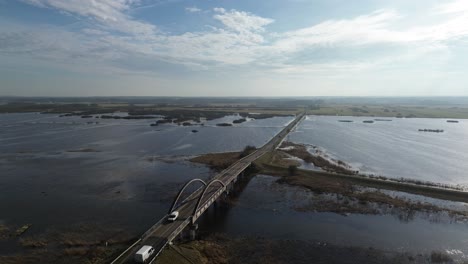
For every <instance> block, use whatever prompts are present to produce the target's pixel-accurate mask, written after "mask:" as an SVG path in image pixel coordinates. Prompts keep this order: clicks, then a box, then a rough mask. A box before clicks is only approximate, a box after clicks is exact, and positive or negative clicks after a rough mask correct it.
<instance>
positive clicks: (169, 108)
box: [0, 99, 468, 119]
mask: <svg viewBox="0 0 468 264" xmlns="http://www.w3.org/2000/svg"><path fill="white" fill-rule="evenodd" d="M368 100H370V99H368ZM304 109H308V114H311V115H338V116H376V117H407V118H410V117H421V118H453V119H468V105H465V104H454V103H452V104H449V103H445V104H444V103H443V102H440V103H437V104H435V103H434V104H428V103H425V104H424V103H420V104H418V102H417V101H415V102H414V104H409V103H407V102H406V103H405V104H403V103H402V104H399V103H394V102H392V103H384V102H382V103H380V104H379V103H378V101H376V102H374V103H372V102H371V101H368V102H366V103H357V102H355V103H351V102H349V101H348V102H332V101H324V100H302V101H287V100H284V101H281V100H279V99H278V100H276V101H271V102H265V101H261V100H260V101H258V102H255V101H254V100H253V99H250V100H244V101H243V100H241V99H239V100H235V101H233V102H218V101H216V100H215V99H213V100H211V101H210V100H201V99H200V101H197V100H196V99H191V100H190V101H187V100H186V101H183V100H182V101H178V100H172V101H171V100H169V99H168V100H166V101H161V102H159V103H149V102H140V101H132V100H129V101H125V100H123V99H119V100H118V101H117V100H114V101H112V100H105V101H101V102H93V103H91V102H90V101H89V100H88V101H81V100H79V99H76V101H73V100H72V99H69V100H67V101H64V102H53V103H51V102H44V101H37V100H30V101H14V102H11V103H7V104H2V105H0V113H18V112H42V113H75V114H79V113H82V114H84V115H85V114H105V113H113V112H129V113H146V114H163V115H166V114H168V115H170V114H171V113H170V112H172V114H174V113H184V114H185V115H187V113H192V114H195V113H201V112H204V113H205V114H206V115H212V114H214V113H218V115H219V114H223V113H226V114H232V113H240V114H242V113H258V114H264V115H293V114H297V113H299V112H302V111H304Z"/></svg>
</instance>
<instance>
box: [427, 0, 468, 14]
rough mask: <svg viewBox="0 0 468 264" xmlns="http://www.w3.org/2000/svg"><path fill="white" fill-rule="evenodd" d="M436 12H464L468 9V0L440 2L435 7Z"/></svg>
mask: <svg viewBox="0 0 468 264" xmlns="http://www.w3.org/2000/svg"><path fill="white" fill-rule="evenodd" d="M434 10H435V11H436V12H439V13H442V14H450V13H463V12H467V11H468V1H466V0H457V1H453V2H450V3H444V4H439V5H438V6H436V7H435V8H434Z"/></svg>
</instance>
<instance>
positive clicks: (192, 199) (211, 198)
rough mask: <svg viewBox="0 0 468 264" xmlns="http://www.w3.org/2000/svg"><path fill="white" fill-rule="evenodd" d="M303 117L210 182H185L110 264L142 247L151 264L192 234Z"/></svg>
mask: <svg viewBox="0 0 468 264" xmlns="http://www.w3.org/2000/svg"><path fill="white" fill-rule="evenodd" d="M304 116H305V113H302V114H300V115H297V116H296V118H295V119H294V120H293V121H292V122H291V123H289V124H288V125H287V126H286V127H285V128H283V129H282V130H281V131H280V132H279V133H278V134H277V135H276V136H274V137H273V138H272V139H271V140H270V141H269V142H268V143H267V144H265V145H264V146H263V147H261V148H259V149H257V150H256V151H254V152H253V153H251V154H249V155H247V156H245V157H243V158H242V159H240V160H238V161H237V162H236V163H234V164H232V165H231V166H229V167H228V168H227V169H225V170H223V171H222V172H220V173H219V174H217V175H216V176H215V177H214V178H213V179H212V180H211V181H208V182H206V181H203V180H201V179H193V180H190V181H188V182H187V183H186V184H185V185H184V186H183V187H182V188H181V190H180V191H179V193H178V194H177V196H176V197H175V199H174V202H173V203H172V205H171V208H170V209H169V211H168V214H167V215H165V216H164V217H163V218H162V219H161V220H160V221H159V222H157V223H156V224H154V225H153V226H152V227H151V228H150V229H149V230H148V231H146V232H145V233H144V234H143V235H142V236H141V237H140V238H139V239H138V240H137V241H136V242H135V243H134V244H132V245H131V246H130V247H129V248H127V249H126V250H125V251H124V252H123V253H122V254H120V255H119V256H118V257H117V258H116V259H115V260H114V261H112V262H111V264H118V263H119V264H120V263H133V256H134V255H135V253H136V252H137V251H138V249H140V248H141V247H142V246H143V245H151V246H153V247H154V248H155V250H156V253H157V254H155V255H154V257H153V259H152V260H151V261H150V262H149V263H153V262H154V261H155V260H156V258H157V256H158V255H159V254H160V253H161V251H162V250H163V249H164V247H165V246H166V245H168V244H169V243H171V242H172V241H173V240H174V239H175V238H176V237H177V236H178V235H179V234H181V233H182V231H184V229H187V228H188V229H190V232H191V233H192V234H194V233H195V230H196V228H197V225H196V221H197V220H198V219H199V218H200V217H201V216H202V215H203V213H204V212H205V211H206V210H207V209H208V208H209V207H210V206H211V205H212V204H213V203H214V202H215V201H216V200H217V199H218V198H220V197H221V196H222V195H223V194H226V193H228V192H229V190H230V189H231V188H232V187H233V186H234V184H235V183H236V181H237V179H238V177H239V176H240V175H242V174H243V173H244V171H245V170H246V169H247V168H248V167H249V166H250V165H251V164H252V162H254V161H255V160H257V159H258V158H260V157H261V156H263V155H264V154H265V153H267V152H270V151H272V150H274V149H276V148H277V147H278V146H279V144H280V143H281V142H282V141H283V139H284V138H285V137H286V136H287V135H288V134H289V132H290V131H291V130H292V129H293V128H294V127H295V126H296V125H297V124H298V123H299V122H300V121H301V120H302V119H303V117H304ZM193 184H198V185H201V186H200V187H199V188H198V189H197V190H195V191H194V192H192V193H191V194H190V195H189V196H188V197H187V198H186V199H184V200H183V201H179V200H180V199H181V197H182V194H183V193H184V191H185V190H186V189H187V187H189V186H191V185H193ZM175 210H177V211H178V212H179V216H178V218H177V220H176V221H174V222H169V221H167V217H168V215H169V214H170V213H171V212H173V211H175Z"/></svg>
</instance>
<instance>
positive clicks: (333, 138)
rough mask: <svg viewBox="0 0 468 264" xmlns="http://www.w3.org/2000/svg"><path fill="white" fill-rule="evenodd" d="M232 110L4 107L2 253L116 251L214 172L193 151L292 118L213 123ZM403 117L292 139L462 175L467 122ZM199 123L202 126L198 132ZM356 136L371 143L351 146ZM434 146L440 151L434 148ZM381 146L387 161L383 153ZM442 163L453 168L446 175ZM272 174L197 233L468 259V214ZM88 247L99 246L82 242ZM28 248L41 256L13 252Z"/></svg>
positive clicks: (378, 164)
mask: <svg viewBox="0 0 468 264" xmlns="http://www.w3.org/2000/svg"><path fill="white" fill-rule="evenodd" d="M123 115H124V114H123ZM237 118H238V116H227V117H224V118H221V119H217V120H212V121H207V122H204V125H203V126H201V125H195V126H187V127H184V126H177V125H160V126H154V127H152V126H150V123H153V122H154V120H122V119H119V120H113V119H106V120H103V119H98V118H87V119H83V118H80V117H58V115H41V114H34V113H32V114H31V113H30V114H3V115H0V128H1V130H0V153H1V154H0V166H1V168H2V173H1V176H0V201H1V202H0V210H1V212H2V213H1V214H0V262H2V261H4V262H5V263H34V261H37V259H41V258H42V257H43V255H41V254H43V251H41V250H46V249H47V250H55V249H56V248H60V249H63V250H64V251H63V252H64V253H63V255H57V256H54V258H52V259H48V260H49V261H51V262H56V261H58V260H59V259H62V260H63V261H64V263H70V262H69V261H71V262H72V263H73V261H75V262H76V263H80V260H82V258H89V257H90V256H95V255H94V254H98V255H99V254H101V255H104V256H105V254H113V253H112V252H106V251H105V250H104V249H102V248H101V247H102V245H105V244H106V243H107V242H109V241H113V243H115V244H116V245H119V247H124V246H125V245H127V244H128V243H129V241H132V239H135V238H136V237H138V236H139V235H140V234H141V233H142V232H144V231H145V230H146V229H147V228H148V227H150V226H151V225H152V224H153V223H155V222H156V221H158V220H159V219H160V218H161V217H162V216H163V215H165V214H166V213H167V212H166V211H167V210H168V208H169V206H170V204H171V202H172V199H173V197H174V195H175V194H176V192H177V191H178V190H179V188H180V187H181V186H182V184H183V183H184V182H186V181H187V180H189V179H192V178H202V179H207V178H209V177H212V176H213V175H214V174H215V172H214V171H211V170H210V169H208V167H205V166H203V165H196V164H194V163H191V162H189V161H188V159H190V158H191V157H193V156H194V155H198V154H203V153H212V152H228V151H239V150H242V149H243V148H244V147H245V146H246V145H254V146H261V145H263V144H264V143H266V142H267V141H268V140H269V139H270V138H271V137H273V136H274V135H275V134H276V133H277V132H278V131H280V130H281V128H283V127H284V126H285V125H287V124H288V123H289V122H290V121H291V120H292V119H293V118H292V117H275V118H268V119H260V120H248V121H247V122H244V123H241V124H235V125H234V126H233V127H219V126H216V124H219V123H224V122H232V121H233V120H235V119H237ZM407 122H410V120H394V121H392V122H385V123H383V122H382V123H374V124H364V123H362V122H357V121H356V122H354V123H351V124H348V123H339V122H338V121H337V118H335V117H323V118H322V117H308V118H307V120H305V121H304V122H303V123H302V125H300V127H299V128H298V129H297V130H296V131H295V132H293V133H292V134H291V135H290V136H289V139H288V140H290V141H294V142H298V143H306V144H310V145H316V146H318V147H319V148H322V149H323V150H324V152H326V153H328V154H330V155H331V156H333V157H334V158H339V159H342V160H344V161H346V162H350V163H351V164H352V165H353V166H356V167H357V168H358V169H360V170H362V171H363V172H368V173H381V174H384V175H386V176H392V175H397V176H395V177H410V176H411V178H418V177H421V178H422V179H425V180H434V181H439V180H440V181H441V182H450V183H453V182H455V183H457V184H458V183H460V184H462V183H464V180H463V179H464V178H463V175H464V174H463V171H464V170H465V167H464V166H466V163H465V162H463V161H464V160H466V158H467V157H466V154H465V153H464V152H463V151H462V150H463V149H466V148H464V147H467V146H465V145H463V144H465V143H463V142H461V141H460V142H461V143H460V142H458V143H457V141H458V140H460V139H461V138H462V137H464V136H465V134H464V133H466V131H467V130H463V128H464V126H465V124H464V123H460V124H450V125H449V124H446V123H444V122H445V121H441V120H429V121H428V120H420V119H414V122H416V123H415V124H413V123H411V124H408V123H407ZM399 124H401V126H399ZM452 125H453V127H448V126H452ZM345 126H347V127H345ZM420 126H427V127H437V128H439V127H440V128H443V129H444V130H445V131H447V132H446V133H444V134H439V135H435V134H434V135H432V134H418V132H417V128H418V127H420ZM195 129H196V130H197V132H193V130H195ZM373 129H374V130H373ZM392 129H393V130H392ZM414 129H416V130H414ZM397 131H399V132H397ZM405 131H406V132H405ZM405 133H406V134H405ZM347 137H348V138H347ZM340 140H341V141H340ZM395 142H397V143H395ZM358 144H364V147H363V148H362V149H360V151H359V152H356V151H357V146H358ZM365 144H368V145H365ZM398 144H400V145H398ZM341 147H343V148H341ZM433 148H435V149H437V151H435V152H427V149H433ZM424 150H426V152H424V154H421V153H422V152H421V151H424ZM366 151H367V152H366ZM384 151H387V152H384ZM405 151H410V152H409V154H405ZM411 151H412V152H411ZM397 152H398V153H400V155H397ZM384 153H385V158H383V156H381V155H384ZM402 153H403V154H402ZM416 153H418V155H416ZM361 154H362V155H361ZM419 154H420V155H419ZM405 155H413V156H414V157H415V160H413V161H409V160H408V157H409V156H405ZM450 155H452V156H450ZM371 156H372V157H371ZM366 157H367V158H368V160H367V159H366ZM389 157H392V159H391V160H390V159H389ZM393 157H394V159H393ZM380 158H382V160H380ZM389 160H390V162H389ZM434 160H437V161H439V162H441V163H437V162H434ZM430 161H432V163H431V162H430ZM445 162H447V163H445ZM441 164H445V165H443V166H442V165H441ZM303 166H304V167H306V166H307V164H303ZM428 166H429V167H428ZM430 166H432V167H430ZM307 168H310V169H316V168H315V167H313V166H312V167H311V166H309V167H307ZM445 169H447V171H448V172H450V173H441V171H443V170H445ZM466 169H467V170H468V168H466ZM276 181H277V178H274V177H271V176H267V175H259V176H256V177H254V178H252V179H251V180H250V181H247V182H245V183H244V185H243V188H241V190H240V192H239V193H238V196H237V198H234V199H233V200H231V201H229V203H228V204H229V206H220V207H213V208H210V210H209V213H208V214H207V215H206V216H204V217H203V218H202V219H201V220H200V230H201V233H204V232H205V233H224V234H227V235H230V236H233V237H236V236H237V237H238V236H254V237H264V238H267V239H278V240H288V239H291V240H301V241H313V242H314V243H315V242H319V243H329V244H333V245H337V246H345V245H347V246H356V247H363V248H369V247H374V248H378V249H380V250H388V251H392V252H411V253H412V254H413V253H414V254H419V253H421V254H431V252H442V253H444V254H448V255H449V256H450V257H451V258H453V259H454V260H457V261H462V260H466V259H467V257H466V256H465V254H468V250H467V249H468V240H467V239H466V235H465V234H466V233H467V232H468V224H467V222H466V219H465V218H464V217H454V216H453V215H450V214H449V213H447V212H445V211H437V212H435V211H434V212H429V211H418V210H402V209H400V208H392V207H389V206H386V205H382V204H360V203H359V202H356V201H353V200H352V199H347V198H346V197H342V196H340V195H337V194H326V193H323V194H317V193H313V192H311V191H309V190H307V189H303V188H300V187H292V186H288V185H286V184H280V183H277V182H276ZM362 191H365V190H364V189H363V190H362ZM372 191H381V190H376V189H372ZM382 192H384V193H386V194H388V195H390V196H393V197H399V198H402V199H406V200H408V201H413V202H424V203H428V204H434V205H437V206H439V207H441V208H446V209H447V210H448V209H453V210H459V211H466V208H467V205H466V204H465V203H460V202H457V203H455V202H448V201H442V200H437V199H432V198H426V197H423V196H416V195H409V194H406V193H400V192H390V191H382ZM327 203H334V204H346V205H347V206H348V207H349V204H351V205H352V206H356V207H358V210H355V211H346V210H341V211H339V210H338V211H336V210H331V209H330V208H329V209H327V208H325V209H323V208H318V206H317V205H318V204H327ZM322 209H323V210H322ZM327 210H328V211H327ZM26 224H31V227H30V228H29V229H27V230H26V231H25V232H24V233H23V234H21V235H19V236H16V235H12V234H14V233H15V232H16V231H17V230H18V229H19V228H20V227H22V226H23V225H26ZM79 232H86V233H88V234H91V235H90V237H88V238H85V239H84V240H86V241H80V240H78V239H77V237H76V234H77V233H79ZM90 241H91V242H90ZM89 245H93V247H96V248H95V250H97V251H93V252H94V253H90V252H91V251H84V249H83V248H88V247H89ZM80 250H81V251H80ZM86 250H89V249H86ZM41 252H42V253H41ZM83 252H84V253H83ZM96 252H98V253H96ZM31 254H33V255H34V254H35V255H34V257H31V258H27V259H22V258H16V256H29V255H31ZM101 255H100V256H101ZM2 257H3V258H2ZM49 257H50V256H48V258H49Z"/></svg>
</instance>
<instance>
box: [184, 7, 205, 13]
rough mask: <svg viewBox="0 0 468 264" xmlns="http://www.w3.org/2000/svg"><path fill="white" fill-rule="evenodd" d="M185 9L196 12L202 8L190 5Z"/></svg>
mask: <svg viewBox="0 0 468 264" xmlns="http://www.w3.org/2000/svg"><path fill="white" fill-rule="evenodd" d="M185 11H187V12H189V13H198V12H201V11H202V10H201V9H200V8H198V7H195V6H192V7H186V8H185Z"/></svg>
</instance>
